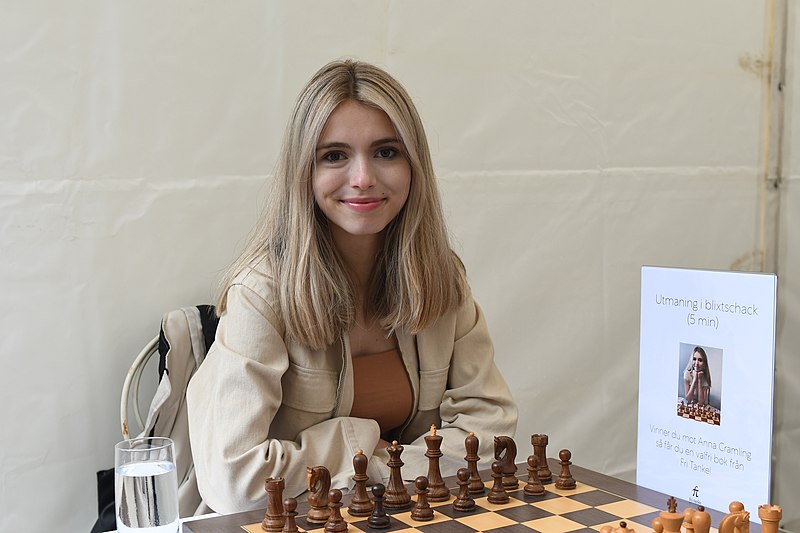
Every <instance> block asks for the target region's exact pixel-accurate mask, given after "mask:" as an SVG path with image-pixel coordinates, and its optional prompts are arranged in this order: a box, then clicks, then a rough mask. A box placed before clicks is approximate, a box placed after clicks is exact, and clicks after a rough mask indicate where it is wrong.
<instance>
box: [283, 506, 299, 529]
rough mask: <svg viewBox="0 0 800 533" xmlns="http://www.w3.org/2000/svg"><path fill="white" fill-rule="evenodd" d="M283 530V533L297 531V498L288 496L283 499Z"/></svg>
mask: <svg viewBox="0 0 800 533" xmlns="http://www.w3.org/2000/svg"><path fill="white" fill-rule="evenodd" d="M283 516H284V523H283V530H282V533H297V521H296V519H295V517H296V516H297V500H295V499H294V498H286V499H285V500H283Z"/></svg>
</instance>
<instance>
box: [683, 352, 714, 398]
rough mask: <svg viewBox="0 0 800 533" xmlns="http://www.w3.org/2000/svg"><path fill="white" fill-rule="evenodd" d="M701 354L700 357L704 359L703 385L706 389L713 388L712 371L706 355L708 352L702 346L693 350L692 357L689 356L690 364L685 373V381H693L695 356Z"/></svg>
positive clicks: (687, 365)
mask: <svg viewBox="0 0 800 533" xmlns="http://www.w3.org/2000/svg"><path fill="white" fill-rule="evenodd" d="M696 353H697V354H700V357H701V358H702V359H703V368H702V369H701V370H702V371H703V376H704V378H703V383H702V385H703V386H704V387H708V388H711V369H710V368H709V367H708V356H707V355H706V351H705V350H704V349H703V348H702V347H701V346H695V347H694V350H692V355H690V356H689V362H688V363H687V364H686V369H685V370H684V371H683V379H684V381H688V382H691V381H692V372H694V354H696Z"/></svg>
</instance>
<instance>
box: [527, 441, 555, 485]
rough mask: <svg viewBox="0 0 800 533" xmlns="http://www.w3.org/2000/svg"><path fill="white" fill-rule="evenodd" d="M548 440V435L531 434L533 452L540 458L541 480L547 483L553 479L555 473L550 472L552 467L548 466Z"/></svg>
mask: <svg viewBox="0 0 800 533" xmlns="http://www.w3.org/2000/svg"><path fill="white" fill-rule="evenodd" d="M547 442H548V438H547V435H544V434H535V435H531V444H532V445H533V454H534V455H535V456H536V457H538V458H539V481H541V482H542V483H547V482H548V481H551V480H552V479H553V473H552V472H550V468H548V467H547Z"/></svg>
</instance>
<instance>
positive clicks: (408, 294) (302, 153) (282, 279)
mask: <svg viewBox="0 0 800 533" xmlns="http://www.w3.org/2000/svg"><path fill="white" fill-rule="evenodd" d="M345 100H355V101H357V102H360V103H362V104H366V105H369V106H372V107H375V108H378V109H381V110H383V111H384V112H385V113H386V114H387V115H388V117H389V119H390V120H391V122H392V124H393V125H394V128H395V130H396V131H397V135H398V137H399V138H400V140H401V141H402V144H403V148H404V152H405V153H404V155H405V157H406V158H407V159H408V161H409V164H410V166H411V187H410V191H409V196H408V199H407V201H406V204H405V206H403V208H402V209H401V211H400V213H399V214H398V215H397V216H396V217H395V219H394V220H393V221H392V222H390V223H389V225H388V226H387V227H386V229H385V230H384V231H385V239H384V244H383V248H382V250H381V251H380V252H379V254H378V257H377V258H376V263H375V267H374V269H373V273H372V278H371V281H370V289H369V294H368V296H367V301H366V307H367V309H366V310H367V313H368V316H369V317H370V318H372V319H375V320H378V322H379V323H380V324H381V326H382V327H383V328H385V329H386V330H387V332H391V331H395V330H398V329H401V328H402V329H405V330H406V331H408V332H410V333H417V332H419V331H421V330H423V329H425V328H426V327H428V326H430V325H431V324H432V323H433V322H435V321H436V320H437V319H438V318H440V317H441V316H443V315H444V314H445V313H447V312H449V311H450V310H452V309H454V308H456V307H457V306H458V305H460V304H461V303H462V302H463V301H464V299H465V297H466V294H467V291H468V288H467V282H466V276H465V273H464V267H463V264H462V263H461V261H460V259H459V258H458V256H457V255H456V254H455V252H454V251H453V250H452V248H451V247H450V243H449V239H448V234H447V230H446V227H445V223H444V216H443V214H442V207H441V199H440V196H439V190H438V187H437V185H436V178H435V175H434V172H433V166H432V163H431V156H430V150H429V148H428V141H427V138H426V136H425V130H424V129H423V126H422V121H421V120H420V117H419V114H418V113H417V110H416V108H415V107H414V104H413V102H412V101H411V98H410V97H409V95H408V93H407V92H406V91H405V89H404V88H403V87H402V85H400V83H399V82H397V80H395V79H394V78H393V77H392V76H390V75H389V74H388V73H387V72H385V71H384V70H382V69H380V68H378V67H375V66H374V65H370V64H367V63H363V62H358V61H353V60H344V61H334V62H331V63H329V64H327V65H325V66H324V67H322V68H321V69H320V70H319V71H317V73H316V74H314V76H313V77H312V78H311V80H310V81H309V82H308V83H307V84H306V86H305V87H304V88H303V90H302V92H301V93H300V95H299V97H298V99H297V102H296V104H295V107H294V111H293V112H292V115H291V118H290V119H289V124H288V126H287V128H286V133H285V136H284V140H283V147H282V150H281V154H280V158H279V161H278V163H277V166H276V172H275V179H274V186H273V188H272V191H271V194H270V195H269V197H268V200H267V204H266V207H265V212H264V214H263V216H262V217H261V219H260V221H259V222H258V224H257V226H256V227H255V229H254V231H253V233H252V234H251V236H250V238H249V240H248V242H247V244H246V245H245V248H244V251H243V252H242V254H241V255H240V256H239V258H238V259H237V260H236V261H235V262H234V263H233V264H232V265H231V266H230V268H229V269H228V271H227V272H226V274H225V276H224V277H223V280H222V283H221V287H220V288H221V291H220V295H219V299H218V302H217V305H218V312H219V313H220V314H221V313H223V312H224V311H225V309H226V292H227V289H228V287H229V286H230V285H231V283H232V282H233V280H234V278H235V277H236V276H237V275H239V274H240V273H242V272H243V271H245V270H246V269H249V268H252V266H253V265H254V264H255V263H256V262H258V261H260V260H261V259H262V258H266V260H267V261H268V263H269V264H270V266H271V270H272V271H273V273H274V275H275V276H276V281H277V285H278V288H279V300H280V306H281V308H280V311H279V312H280V314H281V315H282V317H283V320H284V323H285V328H286V335H287V337H288V338H289V339H291V340H294V341H296V342H298V343H300V344H303V345H306V346H309V347H312V348H322V347H325V346H328V345H330V344H331V343H333V341H334V340H335V339H336V338H337V337H338V336H340V335H341V334H343V333H344V332H346V331H349V330H350V328H351V327H352V326H353V324H354V323H355V317H356V302H355V290H354V286H353V282H352V279H351V276H350V275H349V273H348V272H347V270H346V269H345V267H344V263H343V261H342V258H341V256H340V255H339V252H338V250H337V248H336V246H335V245H334V243H333V239H332V237H331V233H330V230H329V226H328V221H327V219H326V217H325V215H324V214H323V213H322V212H321V211H320V210H319V209H318V208H317V207H316V203H315V201H314V194H313V191H312V184H311V180H312V177H313V175H314V170H315V167H314V164H315V163H314V162H315V153H316V147H317V143H318V141H319V137H320V134H321V132H322V129H323V128H324V127H325V123H326V122H327V120H328V117H329V116H330V115H331V113H332V112H333V110H334V109H335V108H336V106H337V105H339V104H340V103H341V102H343V101H345Z"/></svg>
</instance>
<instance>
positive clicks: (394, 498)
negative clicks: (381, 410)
mask: <svg viewBox="0 0 800 533" xmlns="http://www.w3.org/2000/svg"><path fill="white" fill-rule="evenodd" d="M386 451H387V452H388V454H389V462H387V463H386V465H387V466H388V467H389V486H388V487H386V499H385V500H384V502H383V505H384V506H385V507H386V508H387V509H408V508H409V507H411V505H412V502H411V495H410V494H409V493H408V490H406V486H405V484H404V483H403V474H402V473H401V471H400V468H401V467H402V466H403V461H401V460H400V456H401V455H402V454H403V446H402V445H400V444H397V441H392V445H391V446H387V447H386Z"/></svg>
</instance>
